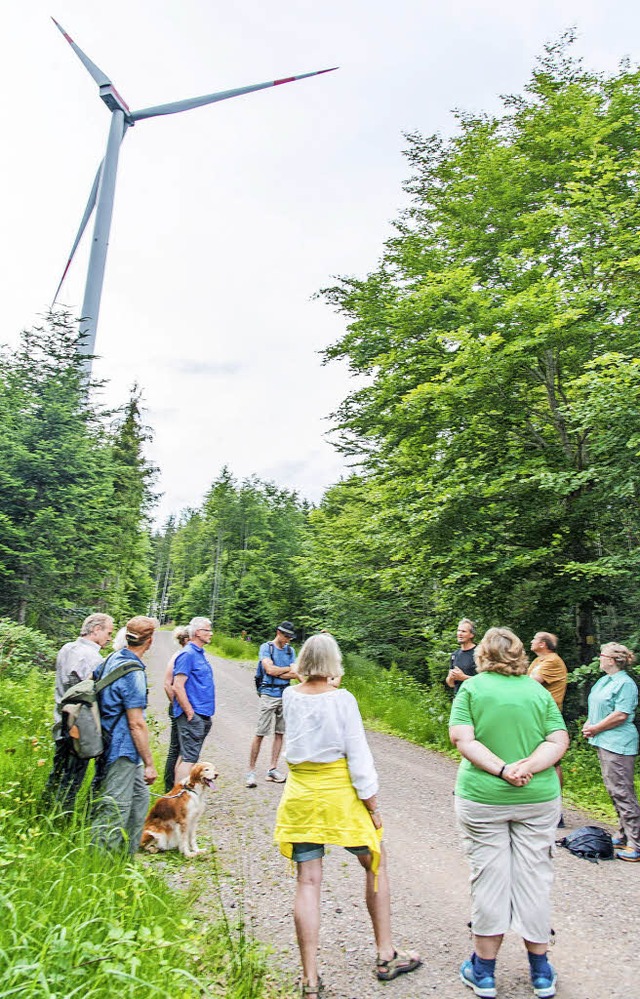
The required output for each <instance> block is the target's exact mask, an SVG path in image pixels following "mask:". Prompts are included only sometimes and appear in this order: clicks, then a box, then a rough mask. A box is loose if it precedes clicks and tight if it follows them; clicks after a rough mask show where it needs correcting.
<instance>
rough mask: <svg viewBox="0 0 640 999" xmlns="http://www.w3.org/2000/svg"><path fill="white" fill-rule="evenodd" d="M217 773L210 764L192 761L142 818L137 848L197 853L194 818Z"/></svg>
mask: <svg viewBox="0 0 640 999" xmlns="http://www.w3.org/2000/svg"><path fill="white" fill-rule="evenodd" d="M217 776H218V774H217V772H216V768H215V767H214V765H213V763H204V762H202V763H195V764H194V765H193V766H192V767H191V773H190V774H189V776H188V777H187V778H186V779H185V780H183V781H181V782H180V783H179V784H176V786H175V787H173V788H172V789H171V791H169V793H168V794H165V795H163V797H162V798H158V800H157V801H156V803H155V805H154V806H153V808H152V809H151V811H150V812H149V814H148V815H147V818H146V820H145V823H144V829H143V830H142V838H141V840H140V849H141V850H146V852H147V853H159V852H160V851H162V850H179V851H180V853H182V854H184V856H185V857H195V856H196V854H198V853H200V850H199V849H198V844H197V842H196V829H197V826H198V819H199V818H200V816H201V815H202V813H203V811H204V806H205V799H206V796H207V791H208V790H209V788H212V787H213V786H214V784H215V781H216V778H217Z"/></svg>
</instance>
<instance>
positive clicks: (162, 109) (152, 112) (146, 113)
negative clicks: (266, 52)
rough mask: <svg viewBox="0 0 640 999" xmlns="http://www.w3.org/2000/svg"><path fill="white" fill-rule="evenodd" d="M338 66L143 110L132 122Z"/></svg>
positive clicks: (276, 85) (315, 74)
mask: <svg viewBox="0 0 640 999" xmlns="http://www.w3.org/2000/svg"><path fill="white" fill-rule="evenodd" d="M337 68H338V67H337V66H332V67H331V69H317V70H315V72H313V73H302V74H301V75H300V76H287V77H284V78H283V79H282V80H271V81H270V82H269V83H254V84H253V85H252V86H249V87H237V88H236V89H235V90H221V91H220V92H219V93H217V94H205V95H204V96H203V97H191V98H188V99H187V100H184V101H174V102H173V103H172V104H158V105H157V107H153V108H142V110H141V111H133V112H131V114H130V115H129V119H130V120H131V121H141V120H142V119H143V118H157V117H158V116H159V115H163V114H176V113H177V112H179V111H190V110H191V109H192V108H200V107H203V105H205V104H216V103H217V102H218V101H226V100H229V98H230V97H241V96H242V94H252V93H253V92H254V91H256V90H266V89H267V88H268V87H279V86H280V84H282V83H294V82H295V81H296V80H306V79H307V77H309V76H321V75H322V73H333V71H334V70H335V69H337Z"/></svg>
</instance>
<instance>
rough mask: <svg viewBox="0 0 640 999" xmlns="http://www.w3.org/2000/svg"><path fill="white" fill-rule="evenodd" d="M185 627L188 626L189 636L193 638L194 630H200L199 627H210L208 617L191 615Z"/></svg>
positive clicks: (194, 635)
mask: <svg viewBox="0 0 640 999" xmlns="http://www.w3.org/2000/svg"><path fill="white" fill-rule="evenodd" d="M187 627H188V628H189V638H195V637H196V631H200V628H209V627H211V620H210V619H209V618H208V617H192V618H191V620H190V621H189V624H188V626H187Z"/></svg>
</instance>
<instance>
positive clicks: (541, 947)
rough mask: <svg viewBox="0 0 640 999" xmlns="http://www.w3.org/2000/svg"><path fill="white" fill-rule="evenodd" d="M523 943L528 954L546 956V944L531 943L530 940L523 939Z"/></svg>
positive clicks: (547, 946)
mask: <svg viewBox="0 0 640 999" xmlns="http://www.w3.org/2000/svg"><path fill="white" fill-rule="evenodd" d="M523 943H524V945H525V947H526V948H527V950H528V951H529V953H530V954H546V953H547V951H548V950H549V944H548V943H532V941H531V940H525V939H524V938H523Z"/></svg>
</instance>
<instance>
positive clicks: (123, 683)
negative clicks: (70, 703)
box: [93, 649, 147, 766]
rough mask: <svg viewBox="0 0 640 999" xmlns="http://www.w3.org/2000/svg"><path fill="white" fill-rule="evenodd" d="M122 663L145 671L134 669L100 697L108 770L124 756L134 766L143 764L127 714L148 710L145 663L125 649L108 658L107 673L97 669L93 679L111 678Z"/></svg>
mask: <svg viewBox="0 0 640 999" xmlns="http://www.w3.org/2000/svg"><path fill="white" fill-rule="evenodd" d="M123 662H127V663H128V662H131V663H133V664H135V665H136V666H141V667H142V669H135V670H132V671H131V673H127V675H126V676H121V677H120V679H119V680H115V681H114V683H112V684H111V685H110V686H109V687H105V688H104V690H103V691H101V692H100V694H98V699H99V704H100V720H101V722H102V729H103V732H104V733H105V734H106V735H107V737H108V739H110V742H109V746H108V749H107V752H106V754H105V763H106V765H107V766H109V764H111V763H113V762H115V760H117V759H119V758H120V757H121V756H123V757H126V759H128V760H132V761H133V763H140V762H141V757H140V754H139V753H138V750H137V749H136V747H135V744H134V741H133V739H132V738H131V732H130V731H129V723H128V721H127V714H126V712H127V711H128V710H129V709H130V708H142V709H143V711H144V709H145V708H146V706H147V674H146V673H145V671H144V663H143V662H142V660H141V659H139V658H138V656H137V655H136V654H135V653H134V652H131V651H130V650H129V649H122V650H121V651H120V652H114V653H113V655H110V656H109V658H108V659H107V661H106V663H105V665H104V671H103V667H102V665H100V666H98V667H97V669H96V670H95V672H94V674H93V676H94V679H96V680H97V679H99V677H100V675H101V674H102V676H108V675H109V673H111V672H112V671H113V670H114V669H116V668H117V667H118V666H120V665H122V663H123Z"/></svg>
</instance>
